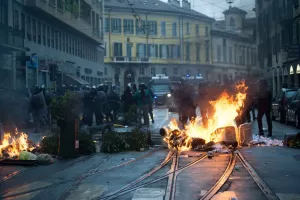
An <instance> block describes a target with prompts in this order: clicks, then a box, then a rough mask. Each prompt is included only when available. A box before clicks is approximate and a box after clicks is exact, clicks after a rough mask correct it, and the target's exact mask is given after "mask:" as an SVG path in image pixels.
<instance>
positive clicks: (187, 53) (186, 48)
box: [185, 43, 191, 61]
mask: <svg viewBox="0 0 300 200" xmlns="http://www.w3.org/2000/svg"><path fill="white" fill-rule="evenodd" d="M190 54H191V52H190V44H189V43H186V44H185V60H186V61H190Z"/></svg>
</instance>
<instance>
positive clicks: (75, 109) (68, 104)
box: [50, 91, 81, 120]
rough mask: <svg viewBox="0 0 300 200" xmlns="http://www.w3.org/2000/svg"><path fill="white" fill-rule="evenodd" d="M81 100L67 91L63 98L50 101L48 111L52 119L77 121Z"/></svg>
mask: <svg viewBox="0 0 300 200" xmlns="http://www.w3.org/2000/svg"><path fill="white" fill-rule="evenodd" d="M80 107H81V100H80V98H79V96H78V95H77V94H76V93H74V92H71V91H67V92H66V93H65V95H64V96H61V97H56V98H54V99H53V100H52V101H51V104H50V111H51V115H52V117H53V118H54V119H58V120H74V119H79V114H80Z"/></svg>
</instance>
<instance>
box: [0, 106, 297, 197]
mask: <svg viewBox="0 0 300 200" xmlns="http://www.w3.org/2000/svg"><path fill="white" fill-rule="evenodd" d="M154 115H155V123H154V124H153V125H151V130H152V137H153V139H154V140H155V141H156V142H157V143H159V141H160V137H159V134H158V130H159V129H160V128H161V127H162V126H164V125H166V124H168V123H169V121H170V119H171V118H176V117H177V114H176V113H169V112H168V110H167V109H164V108H156V109H155V110H154ZM265 125H266V124H265V123H264V127H266V126H265ZM273 130H274V131H273V135H274V137H275V138H278V139H283V137H284V133H296V132H297V129H295V128H293V127H292V126H286V125H283V124H279V123H278V122H274V123H273ZM253 133H254V134H256V133H257V123H256V122H255V121H254V123H253ZM40 135H41V134H39V135H34V134H33V133H30V134H29V138H30V139H32V140H33V141H36V140H38V138H39V137H40ZM265 148H268V149H271V148H273V147H265ZM281 148H283V147H278V148H276V151H273V150H270V154H271V153H272V152H273V153H274V152H275V153H276V155H281V153H280V152H282V151H281ZM149 151H150V150H149ZM283 151H284V153H282V155H283V156H285V157H287V155H289V152H290V150H287V149H286V148H284V150H283ZM242 152H243V153H244V154H245V158H246V159H247V158H249V159H250V161H251V162H250V164H253V165H255V167H254V168H256V170H258V173H259V174H262V175H264V177H265V178H266V180H268V181H271V182H270V183H268V185H270V187H271V189H274V190H275V192H276V193H280V194H285V193H287V194H289V195H290V194H293V193H295V194H297V193H300V192H298V191H300V186H298V185H299V184H296V182H295V181H296V180H299V178H300V173H298V172H294V171H296V170H294V169H297V168H298V169H299V167H300V166H299V162H297V160H296V159H289V157H287V159H286V160H285V164H288V163H291V165H293V167H294V169H293V170H292V171H289V170H287V171H288V176H291V177H294V178H293V179H289V178H288V176H284V177H283V179H282V181H283V183H285V184H288V185H289V186H287V187H284V188H283V189H282V187H280V182H276V181H275V179H274V178H273V179H272V174H270V173H266V171H272V170H273V171H274V173H275V172H276V173H278V171H279V172H280V170H281V168H284V166H283V164H278V163H277V165H278V167H276V166H274V165H275V164H276V160H278V159H277V158H276V155H274V156H273V157H272V156H271V157H270V159H269V160H268V163H272V162H274V165H273V166H268V165H267V166H268V167H266V168H264V166H266V164H264V163H262V162H258V159H260V158H259V156H261V157H263V156H264V159H266V158H269V156H268V155H269V154H267V155H264V152H265V151H264V150H262V149H261V148H257V149H255V148H252V149H251V150H249V149H247V148H246V149H243V151H242ZM146 153H147V152H122V153H118V154H103V153H98V154H96V155H93V156H84V157H80V158H78V159H75V160H74V159H72V160H56V161H55V163H54V164H52V165H45V166H35V167H16V166H0V192H1V197H0V199H7V200H8V199H10V200H16V199H18V200H28V199H33V200H39V199H43V200H48V199H49V200H56V199H59V197H61V196H62V195H63V194H64V193H65V192H66V191H67V190H68V189H70V188H72V190H70V192H69V195H68V196H65V199H74V200H84V199H99V197H100V196H101V195H102V197H103V196H105V195H107V194H109V193H110V192H112V191H114V190H116V189H118V188H121V187H122V186H124V185H126V184H128V183H130V182H131V181H133V180H135V179H137V178H138V177H140V176H141V175H143V174H144V173H146V172H147V171H149V170H150V169H152V168H154V167H155V166H157V165H158V164H159V163H161V162H162V161H163V160H164V158H165V157H166V155H167V150H160V151H157V152H154V153H153V154H151V155H150V156H149V157H146V158H144V159H141V160H138V161H135V162H132V163H130V164H128V165H126V166H123V167H119V168H116V169H112V170H109V171H107V172H102V173H101V170H103V169H108V168H110V167H112V166H116V165H120V164H122V163H124V162H129V161H132V160H134V159H135V158H138V157H140V156H142V155H144V154H146ZM192 153H193V152H186V153H185V154H192ZM292 154H293V156H294V157H295V156H296V157H297V155H298V154H300V152H299V153H298V154H297V152H294V151H293V152H292ZM194 159H196V158H195V157H186V156H182V157H180V160H179V165H185V164H186V163H188V162H191V161H192V160H194ZM228 160H229V156H228V155H219V156H216V157H214V158H213V159H210V160H208V159H206V160H203V161H201V162H199V163H197V164H196V165H194V166H193V167H191V168H189V169H188V170H185V171H183V172H182V173H181V174H179V175H178V178H177V182H176V194H175V199H176V200H185V199H187V200H194V199H195V200H196V199H199V198H200V197H201V194H202V193H205V191H207V190H209V188H210V187H211V186H212V185H213V184H214V183H215V182H216V181H217V180H218V178H219V177H220V175H221V174H222V172H223V171H224V170H225V168H226V166H227V163H228ZM274 160H275V161H274ZM299 160H300V159H299ZM277 162H278V161H277ZM169 169H170V163H169V164H168V165H167V166H165V167H164V168H163V169H162V170H160V171H159V172H157V173H156V174H154V175H153V176H152V177H150V180H151V179H154V178H155V177H159V176H161V175H163V174H164V173H166V172H167V171H168V170H169ZM298 171H299V170H298ZM293 173H296V174H293ZM84 174H85V175H86V174H89V175H88V176H83V175H84ZM297 178H298V179H297ZM284 181H285V182H284ZM75 183H77V186H76V187H73V186H74V184H75ZM166 187H167V180H162V181H160V182H157V183H155V184H152V185H149V186H147V188H152V189H154V190H159V189H162V190H165V189H166ZM221 191H229V192H227V193H226V192H225V193H224V195H229V196H230V197H237V198H238V199H243V200H244V199H246V200H248V199H249V200H250V199H257V200H260V199H262V200H264V199H266V198H265V197H264V195H263V193H262V192H261V191H260V190H259V188H258V186H257V185H256V184H255V182H254V181H253V180H252V179H251V177H250V175H249V174H248V173H247V171H246V170H245V169H243V168H242V166H241V164H240V163H237V166H236V168H235V170H234V172H233V174H232V175H231V176H230V178H229V180H228V182H227V184H225V185H224V187H223V188H222V189H221ZM277 191H278V192H277ZM136 192H137V191H132V192H130V193H128V194H126V195H123V196H121V197H118V198H117V199H128V200H129V199H133V196H134V195H135V193H136ZM152 192H153V191H152ZM145 195H146V194H145ZM146 196H147V195H146ZM222 198H223V199H225V198H224V196H223V197H221V199H222ZM297 198H298V197H297ZM145 199H147V198H145ZM283 199H284V198H283Z"/></svg>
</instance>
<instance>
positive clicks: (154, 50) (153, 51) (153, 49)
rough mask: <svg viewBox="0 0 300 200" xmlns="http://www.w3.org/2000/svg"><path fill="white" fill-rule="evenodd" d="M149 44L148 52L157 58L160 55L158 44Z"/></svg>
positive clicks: (150, 55)
mask: <svg viewBox="0 0 300 200" xmlns="http://www.w3.org/2000/svg"><path fill="white" fill-rule="evenodd" d="M148 46H149V50H148V54H149V57H153V58H156V57H158V52H157V51H158V47H157V44H150V45H148Z"/></svg>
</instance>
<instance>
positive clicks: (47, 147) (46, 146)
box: [40, 134, 59, 155]
mask: <svg viewBox="0 0 300 200" xmlns="http://www.w3.org/2000/svg"><path fill="white" fill-rule="evenodd" d="M58 143H59V136H58V134H54V135H51V136H47V137H44V138H43V140H42V141H41V143H40V146H41V151H42V152H43V153H49V154H52V155H57V154H58Z"/></svg>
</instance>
